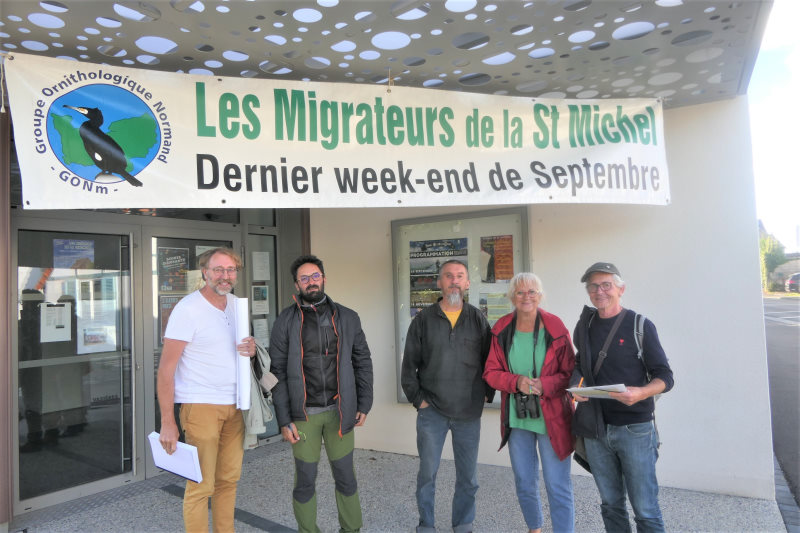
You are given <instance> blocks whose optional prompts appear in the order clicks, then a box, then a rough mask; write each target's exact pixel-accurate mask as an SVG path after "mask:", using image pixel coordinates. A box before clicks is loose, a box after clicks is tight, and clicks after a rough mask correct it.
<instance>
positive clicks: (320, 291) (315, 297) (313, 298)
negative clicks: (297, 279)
mask: <svg viewBox="0 0 800 533" xmlns="http://www.w3.org/2000/svg"><path fill="white" fill-rule="evenodd" d="M311 287H314V285H310V286H309V287H306V290H301V291H300V298H301V299H302V300H303V301H304V302H306V303H309V304H316V303H319V302H321V301H322V299H323V298H325V284H324V283H321V284H320V285H319V287H317V288H313V289H311V290H308V289H309V288H311Z"/></svg>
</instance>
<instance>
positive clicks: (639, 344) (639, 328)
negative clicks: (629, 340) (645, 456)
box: [633, 313, 661, 448]
mask: <svg viewBox="0 0 800 533" xmlns="http://www.w3.org/2000/svg"><path fill="white" fill-rule="evenodd" d="M645 320H647V317H645V316H644V315H640V314H639V313H636V317H635V318H634V319H633V337H634V339H636V356H637V357H638V358H639V361H641V362H642V366H644V372H645V374H646V375H647V382H648V383H650V381H651V380H652V377H651V376H650V369H649V368H647V363H646V362H645V361H644V356H643V355H642V352H643V351H644V321H645ZM660 396H661V395H660V394H656V395H655V397H654V400H658V398H659V397H660ZM653 427H654V428H655V430H656V441H657V442H658V445H657V447H658V448H660V447H661V435H660V434H659V433H658V425H657V424H656V412H655V411H653Z"/></svg>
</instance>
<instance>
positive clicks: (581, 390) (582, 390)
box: [567, 383, 628, 399]
mask: <svg viewBox="0 0 800 533" xmlns="http://www.w3.org/2000/svg"><path fill="white" fill-rule="evenodd" d="M626 390H628V389H627V387H625V385H623V384H622V383H618V384H616V385H598V386H596V387H570V388H568V389H567V392H569V393H570V394H575V395H577V396H583V397H584V398H609V399H610V398H611V396H609V395H608V393H609V392H625V391H626Z"/></svg>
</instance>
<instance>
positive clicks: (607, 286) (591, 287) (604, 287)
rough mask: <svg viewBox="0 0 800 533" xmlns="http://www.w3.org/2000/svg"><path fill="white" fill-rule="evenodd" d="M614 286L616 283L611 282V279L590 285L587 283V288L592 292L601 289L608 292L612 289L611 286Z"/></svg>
mask: <svg viewBox="0 0 800 533" xmlns="http://www.w3.org/2000/svg"><path fill="white" fill-rule="evenodd" d="M613 286H614V284H613V283H611V282H610V281H604V282H603V283H589V284H588V285H586V290H587V291H589V292H590V293H592V294H594V293H596V292H598V291H600V290H602V291H603V292H608V291H610V290H611V287H613Z"/></svg>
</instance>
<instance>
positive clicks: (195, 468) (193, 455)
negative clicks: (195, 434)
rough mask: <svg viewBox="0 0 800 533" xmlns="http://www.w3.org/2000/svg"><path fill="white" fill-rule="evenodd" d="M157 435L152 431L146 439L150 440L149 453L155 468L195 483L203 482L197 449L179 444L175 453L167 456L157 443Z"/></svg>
mask: <svg viewBox="0 0 800 533" xmlns="http://www.w3.org/2000/svg"><path fill="white" fill-rule="evenodd" d="M158 437H159V435H158V433H156V432H155V431H153V432H152V433H150V434H149V435H148V436H147V438H148V439H150V451H151V452H152V453H153V462H154V463H155V464H156V466H157V467H159V468H162V469H164V470H167V471H169V472H172V473H173V474H177V475H179V476H181V477H185V478H186V479H191V480H192V481H194V482H195V483H201V482H202V481H203V473H202V472H201V471H200V460H199V459H198V457H197V448H196V447H194V446H192V445H191V444H186V443H184V442H179V443H178V447H177V449H176V450H175V453H173V454H172V455H169V454H168V453H167V452H166V451H164V448H163V447H162V446H161V443H160V442H158Z"/></svg>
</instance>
